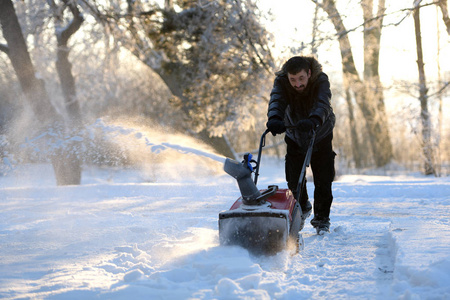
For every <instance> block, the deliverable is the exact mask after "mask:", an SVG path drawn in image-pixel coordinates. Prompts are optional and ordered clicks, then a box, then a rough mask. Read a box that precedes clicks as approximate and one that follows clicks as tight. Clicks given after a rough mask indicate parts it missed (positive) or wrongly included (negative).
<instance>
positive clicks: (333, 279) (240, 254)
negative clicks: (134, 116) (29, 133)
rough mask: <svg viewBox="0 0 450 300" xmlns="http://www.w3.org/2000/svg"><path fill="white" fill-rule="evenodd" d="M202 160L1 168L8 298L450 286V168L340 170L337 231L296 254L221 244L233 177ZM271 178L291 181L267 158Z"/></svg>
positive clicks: (285, 295)
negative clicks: (171, 165) (67, 176)
mask: <svg viewBox="0 0 450 300" xmlns="http://www.w3.org/2000/svg"><path fill="white" fill-rule="evenodd" d="M166 146H167V145H166ZM183 155H186V156H187V157H189V156H192V154H183ZM203 159H206V160H210V161H211V162H209V163H208V164H209V165H215V166H214V168H213V170H210V171H207V172H206V171H205V170H204V166H199V165H198V164H194V165H192V164H191V165H189V164H190V161H189V160H186V161H184V162H183V164H181V165H177V167H176V168H175V169H174V170H173V171H174V172H177V170H180V171H183V170H184V171H185V172H184V174H183V176H182V177H178V178H177V177H174V176H171V177H170V178H169V177H168V178H164V177H158V176H155V175H153V176H152V179H151V180H149V177H148V176H147V175H145V174H143V173H142V171H139V170H132V169H112V168H110V169H100V168H85V170H84V172H83V182H82V185H80V186H65V187H57V186H55V180H54V177H53V171H52V168H51V166H50V165H22V166H17V167H16V169H15V170H14V171H11V172H9V173H8V174H6V175H5V176H3V177H0V270H1V271H0V298H5V299H450V178H449V177H445V178H433V177H422V176H420V175H417V176H406V175H405V176H395V177H382V176H341V177H340V178H339V179H338V180H337V181H336V182H335V183H334V186H333V191H334V197H335V200H334V203H333V207H332V215H331V222H332V227H331V230H332V231H331V233H330V234H326V235H325V236H317V235H315V234H314V230H313V228H312V227H311V226H310V225H309V224H307V225H306V226H305V229H304V230H303V237H304V241H305V248H304V250H303V251H301V252H300V253H299V254H297V255H294V256H292V255H290V253H288V251H284V252H280V253H279V254H277V255H275V256H272V257H264V256H263V257H254V256H251V255H249V253H248V252H247V251H246V250H244V249H242V248H239V247H222V246H220V245H219V243H218V228H217V221H218V213H219V212H220V211H222V210H226V209H228V208H229V207H230V206H231V205H232V203H233V202H234V201H235V200H236V199H237V198H238V196H239V190H238V188H237V184H236V182H235V181H234V179H233V178H231V177H230V176H228V175H226V174H225V173H224V172H221V171H220V167H221V165H220V163H218V162H215V161H214V160H211V159H210V158H206V157H205V158H203ZM197 167H198V168H200V167H201V168H202V170H200V169H199V170H196V168H197ZM274 183H276V184H278V185H279V186H280V187H286V186H285V183H284V171H283V164H282V162H280V161H275V160H263V164H262V165H261V176H260V178H259V182H258V186H259V187H260V188H264V187H266V186H267V185H268V184H274ZM308 189H309V193H310V195H312V191H313V189H314V186H313V185H312V184H311V183H308Z"/></svg>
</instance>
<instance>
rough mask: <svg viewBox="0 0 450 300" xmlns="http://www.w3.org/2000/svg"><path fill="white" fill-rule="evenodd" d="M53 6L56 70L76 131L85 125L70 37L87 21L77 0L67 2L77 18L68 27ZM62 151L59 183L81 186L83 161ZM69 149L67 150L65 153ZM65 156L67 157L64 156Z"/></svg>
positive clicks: (58, 160) (58, 159)
mask: <svg viewBox="0 0 450 300" xmlns="http://www.w3.org/2000/svg"><path fill="white" fill-rule="evenodd" d="M49 3H50V6H51V9H52V11H53V17H54V20H55V34H56V40H57V43H58V49H57V60H56V70H57V72H58V76H59V81H60V83H61V89H62V92H63V96H64V100H65V107H66V112H67V117H68V122H67V126H68V128H69V130H70V129H72V130H74V131H75V130H76V129H77V128H78V127H79V126H80V125H81V123H82V122H81V113H80V105H79V102H78V99H77V94H76V88H75V78H74V77H73V74H72V64H71V63H70V61H69V51H70V48H69V47H68V45H67V44H68V41H69V39H70V37H71V36H72V35H73V34H74V33H75V32H77V30H78V29H79V28H80V26H81V24H82V23H83V21H84V20H83V17H82V15H81V13H80V11H79V10H78V7H77V6H76V4H75V3H74V2H69V1H68V0H64V5H68V7H69V9H70V10H71V12H72V15H73V20H72V21H71V22H70V24H69V25H68V26H66V27H63V24H62V20H63V17H62V15H61V14H62V13H63V11H64V10H61V9H59V8H58V7H57V5H56V4H55V2H54V1H49ZM76 143H78V142H72V144H71V145H69V146H68V147H69V148H73V149H75V148H76V147H77V145H76ZM59 152H60V153H58V155H57V156H56V157H54V158H53V166H54V171H55V174H57V175H56V178H57V181H58V185H70V184H75V185H78V184H80V183H81V171H82V168H81V160H80V158H79V157H78V156H77V155H76V151H65V150H63V149H62V150H60V151H59ZM64 152H67V153H64ZM64 156H65V157H64Z"/></svg>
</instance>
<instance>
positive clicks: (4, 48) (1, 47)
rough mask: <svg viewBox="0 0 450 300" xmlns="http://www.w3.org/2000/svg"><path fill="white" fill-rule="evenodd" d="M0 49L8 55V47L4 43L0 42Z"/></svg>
mask: <svg viewBox="0 0 450 300" xmlns="http://www.w3.org/2000/svg"><path fill="white" fill-rule="evenodd" d="M0 51H2V52H4V53H6V54H7V55H8V56H9V47H8V45H6V44H0Z"/></svg>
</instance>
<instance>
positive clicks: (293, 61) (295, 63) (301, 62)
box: [282, 56, 311, 74]
mask: <svg viewBox="0 0 450 300" xmlns="http://www.w3.org/2000/svg"><path fill="white" fill-rule="evenodd" d="M310 69H311V65H310V63H309V61H308V60H307V59H306V58H305V57H303V56H294V57H291V58H290V59H289V60H288V61H287V62H286V63H285V64H284V65H283V67H282V70H283V71H284V72H286V73H290V74H297V73H298V72H300V71H302V70H304V71H305V72H306V73H308V71H309V70H310Z"/></svg>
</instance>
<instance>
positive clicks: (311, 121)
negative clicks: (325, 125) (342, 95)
mask: <svg viewBox="0 0 450 300" xmlns="http://www.w3.org/2000/svg"><path fill="white" fill-rule="evenodd" d="M319 125H320V121H319V120H318V119H317V118H314V117H312V118H308V119H304V120H300V121H299V122H298V123H297V125H296V127H297V128H298V129H299V130H300V131H303V132H310V131H311V130H313V129H316V128H317V127H319Z"/></svg>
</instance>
